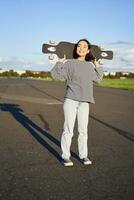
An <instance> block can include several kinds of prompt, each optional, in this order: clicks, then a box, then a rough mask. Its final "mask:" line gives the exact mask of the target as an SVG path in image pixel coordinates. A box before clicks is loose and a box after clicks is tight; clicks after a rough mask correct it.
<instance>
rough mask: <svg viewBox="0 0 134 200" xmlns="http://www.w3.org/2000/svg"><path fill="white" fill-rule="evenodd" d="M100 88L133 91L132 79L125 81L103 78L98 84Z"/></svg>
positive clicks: (133, 83) (133, 80)
mask: <svg viewBox="0 0 134 200" xmlns="http://www.w3.org/2000/svg"><path fill="white" fill-rule="evenodd" d="M98 86H101V87H110V88H120V89H125V90H134V78H126V79H119V78H118V79H117V78H115V79H109V78H104V79H103V80H102V81H101V83H99V84H98Z"/></svg>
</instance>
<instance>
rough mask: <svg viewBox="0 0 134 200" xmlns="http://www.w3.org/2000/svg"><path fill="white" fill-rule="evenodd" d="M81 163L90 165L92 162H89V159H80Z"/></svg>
mask: <svg viewBox="0 0 134 200" xmlns="http://www.w3.org/2000/svg"><path fill="white" fill-rule="evenodd" d="M81 162H82V163H83V164H84V165H92V161H91V160H89V158H83V159H81Z"/></svg>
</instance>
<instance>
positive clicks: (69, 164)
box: [63, 162, 74, 167]
mask: <svg viewBox="0 0 134 200" xmlns="http://www.w3.org/2000/svg"><path fill="white" fill-rule="evenodd" d="M63 165H64V166H65V167H72V166H73V165H74V164H73V163H64V162H63Z"/></svg>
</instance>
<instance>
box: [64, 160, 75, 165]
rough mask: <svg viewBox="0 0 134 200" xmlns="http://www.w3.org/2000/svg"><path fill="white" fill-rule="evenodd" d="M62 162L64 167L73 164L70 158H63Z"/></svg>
mask: <svg viewBox="0 0 134 200" xmlns="http://www.w3.org/2000/svg"><path fill="white" fill-rule="evenodd" d="M63 164H64V166H66V167H70V166H73V165H74V164H73V162H72V161H71V160H70V159H63Z"/></svg>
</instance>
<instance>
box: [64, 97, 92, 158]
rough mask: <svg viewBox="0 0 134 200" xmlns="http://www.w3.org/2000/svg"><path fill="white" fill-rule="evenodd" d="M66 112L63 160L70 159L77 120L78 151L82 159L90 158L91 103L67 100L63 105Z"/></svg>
mask: <svg viewBox="0 0 134 200" xmlns="http://www.w3.org/2000/svg"><path fill="white" fill-rule="evenodd" d="M63 110H64V119H65V121H64V130H63V133H62V136H61V149H62V158H63V159H69V158H70V155H71V154H70V147H71V142H72V136H73V130H74V125H75V120H76V117H77V120H78V132H79V135H78V151H79V157H80V159H82V158H86V157H87V156H88V145H87V140H88V134H87V129H88V119H89V103H88V102H79V101H74V100H72V99H68V98H65V101H64V104H63Z"/></svg>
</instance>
